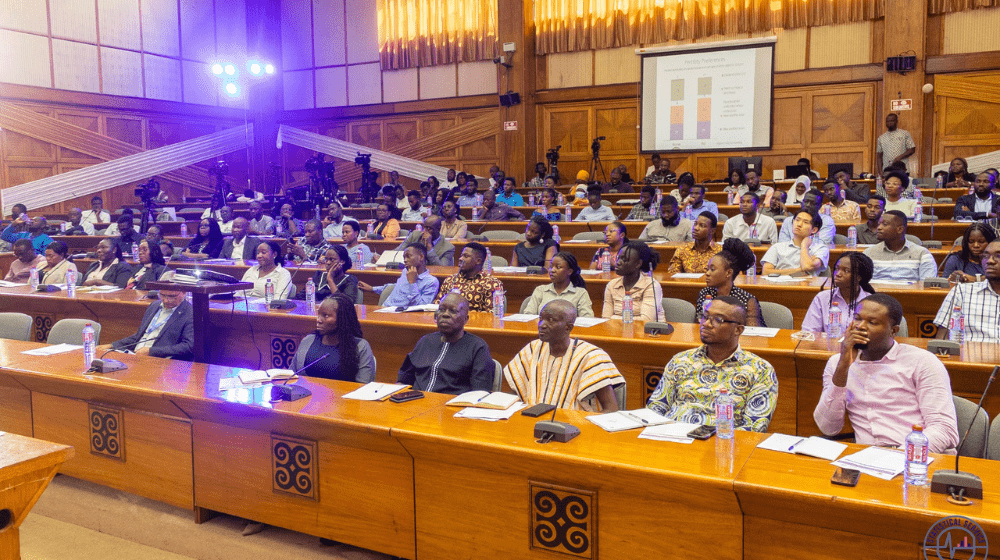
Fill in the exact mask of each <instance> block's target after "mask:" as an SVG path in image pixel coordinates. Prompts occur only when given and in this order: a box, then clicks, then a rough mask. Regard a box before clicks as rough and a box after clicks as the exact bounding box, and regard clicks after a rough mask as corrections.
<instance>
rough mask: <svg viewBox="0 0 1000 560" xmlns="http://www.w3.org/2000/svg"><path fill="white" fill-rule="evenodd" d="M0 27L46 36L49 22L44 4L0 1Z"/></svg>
mask: <svg viewBox="0 0 1000 560" xmlns="http://www.w3.org/2000/svg"><path fill="white" fill-rule="evenodd" d="M0 27H7V28H9V29H17V30H19V31H30V32H32V33H42V34H47V33H48V32H49V20H48V15H47V14H46V13H45V2H37V1H36V2H26V1H25V0H0Z"/></svg>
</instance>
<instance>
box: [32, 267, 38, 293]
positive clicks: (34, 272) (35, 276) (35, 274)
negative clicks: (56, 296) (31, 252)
mask: <svg viewBox="0 0 1000 560" xmlns="http://www.w3.org/2000/svg"><path fill="white" fill-rule="evenodd" d="M31 289H32V290H37V289H38V267H34V266H33V267H31Z"/></svg>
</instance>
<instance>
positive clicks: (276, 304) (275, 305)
mask: <svg viewBox="0 0 1000 560" xmlns="http://www.w3.org/2000/svg"><path fill="white" fill-rule="evenodd" d="M305 263H306V260H305V259H302V262H300V263H298V264H296V265H295V268H294V269H292V272H291V274H289V275H288V282H287V283H285V287H284V288H282V289H281V291H280V292H278V293H279V294H283V293H285V290H287V289H288V287H289V286H291V284H292V278H293V277H294V276H295V273H296V272H298V271H299V268H301V267H302V265H303V264H305ZM268 307H269V308H271V309H295V303H294V302H292V301H290V300H288V298H285V299H272V300H271V303H269V304H268Z"/></svg>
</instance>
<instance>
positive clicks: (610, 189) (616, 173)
mask: <svg viewBox="0 0 1000 560" xmlns="http://www.w3.org/2000/svg"><path fill="white" fill-rule="evenodd" d="M587 178H588V179H589V178H590V174H589V173H588V174H587ZM595 178H596V177H595ZM599 186H600V187H601V192H602V193H630V192H635V190H634V189H633V188H632V185H630V184H628V183H626V182H625V181H622V173H621V171H620V170H618V169H617V168H615V169H612V170H611V177H610V180H609V182H607V183H603V184H601V185H599Z"/></svg>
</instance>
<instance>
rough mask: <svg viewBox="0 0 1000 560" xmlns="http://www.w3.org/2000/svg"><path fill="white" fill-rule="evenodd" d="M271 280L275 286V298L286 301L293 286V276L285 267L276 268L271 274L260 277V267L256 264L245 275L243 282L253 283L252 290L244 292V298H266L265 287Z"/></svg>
mask: <svg viewBox="0 0 1000 560" xmlns="http://www.w3.org/2000/svg"><path fill="white" fill-rule="evenodd" d="M268 280H270V281H271V284H273V285H274V298H275V299H286V298H287V297H288V292H289V288H290V287H291V285H292V275H291V274H289V272H288V270H287V269H285V267H283V266H276V267H275V268H274V270H272V271H271V272H270V274H266V275H264V276H261V275H260V265H259V264H255V265H253V266H251V267H250V268H248V269H247V271H246V273H244V274H243V282H253V289H252V290H244V291H243V297H248V298H249V297H261V298H262V297H264V286H265V285H267V281H268Z"/></svg>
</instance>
